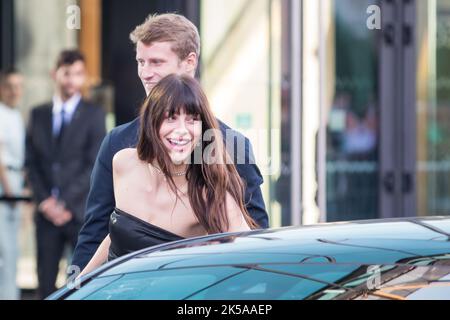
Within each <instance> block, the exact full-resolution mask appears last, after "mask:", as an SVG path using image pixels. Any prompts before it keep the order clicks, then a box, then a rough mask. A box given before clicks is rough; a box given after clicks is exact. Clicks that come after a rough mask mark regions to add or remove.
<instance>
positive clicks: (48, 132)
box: [42, 104, 55, 153]
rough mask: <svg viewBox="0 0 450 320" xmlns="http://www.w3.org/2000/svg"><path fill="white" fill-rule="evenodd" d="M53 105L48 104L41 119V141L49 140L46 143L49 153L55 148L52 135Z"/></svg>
mask: <svg viewBox="0 0 450 320" xmlns="http://www.w3.org/2000/svg"><path fill="white" fill-rule="evenodd" d="M52 109H53V105H52V104H50V105H48V106H47V108H45V109H44V110H45V111H44V118H43V119H42V129H43V135H44V137H43V138H44V139H43V140H42V141H50V143H48V142H47V143H46V145H48V148H49V149H50V150H49V151H50V152H51V153H53V152H54V150H55V141H54V140H55V139H54V137H53V113H52Z"/></svg>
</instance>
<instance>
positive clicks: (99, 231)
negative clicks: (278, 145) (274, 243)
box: [72, 118, 269, 270]
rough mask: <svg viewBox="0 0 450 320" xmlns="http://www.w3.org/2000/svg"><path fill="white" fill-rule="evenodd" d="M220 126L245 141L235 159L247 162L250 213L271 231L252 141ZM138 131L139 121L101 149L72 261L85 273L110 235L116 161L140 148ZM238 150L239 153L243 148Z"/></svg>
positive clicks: (115, 134)
mask: <svg viewBox="0 0 450 320" xmlns="http://www.w3.org/2000/svg"><path fill="white" fill-rule="evenodd" d="M220 127H221V130H222V133H223V134H224V139H225V131H227V133H230V135H228V137H230V136H233V135H234V136H235V137H236V138H235V139H233V141H234V145H237V144H239V142H238V140H239V141H244V142H245V150H244V152H240V153H239V152H237V153H236V156H235V157H234V160H235V161H239V163H242V162H243V161H245V162H244V163H246V164H238V165H237V171H238V172H239V175H240V176H241V177H242V178H243V180H244V182H245V183H246V193H245V200H246V204H247V210H248V211H249V212H250V215H251V216H252V217H253V219H254V220H256V222H257V223H258V224H259V225H260V226H261V227H262V228H268V226H269V219H268V216H267V213H266V209H265V205H264V200H263V198H262V194H261V189H260V185H261V184H262V183H263V178H262V176H261V173H260V171H259V169H258V167H257V166H256V164H249V163H250V160H252V162H253V163H254V156H253V152H252V150H251V144H250V141H249V140H248V139H247V138H245V137H244V136H243V135H241V134H239V133H238V132H237V131H234V130H231V129H230V128H229V127H227V126H226V125H225V124H223V123H220ZM138 132H139V118H137V119H135V120H134V121H132V122H129V123H127V124H124V125H122V126H119V127H117V128H115V129H114V130H112V131H111V132H110V133H109V134H108V135H107V136H106V137H105V139H104V140H103V143H102V146H101V147H100V151H99V154H98V157H97V160H96V162H95V166H94V170H93V172H92V176H91V189H90V191H89V196H88V201H87V207H86V222H85V224H84V226H83V227H82V228H81V231H80V234H79V236H78V244H77V246H76V248H75V252H74V256H73V260H72V264H73V265H76V266H79V267H80V269H81V270H82V269H83V268H84V267H85V266H86V264H87V263H88V262H89V260H90V259H91V258H92V256H93V255H94V253H95V251H96V250H97V247H98V246H99V245H100V243H101V242H102V240H103V239H104V238H105V237H106V235H107V234H108V221H109V217H110V215H111V213H112V211H113V209H114V206H115V199H114V190H113V181H112V158H113V156H114V155H115V154H116V153H117V152H118V151H120V150H122V149H125V148H134V147H136V144H137V140H138ZM228 141H231V140H228ZM225 142H227V139H225ZM229 148H230V142H228V143H227V149H229ZM235 149H236V150H239V147H237V148H235Z"/></svg>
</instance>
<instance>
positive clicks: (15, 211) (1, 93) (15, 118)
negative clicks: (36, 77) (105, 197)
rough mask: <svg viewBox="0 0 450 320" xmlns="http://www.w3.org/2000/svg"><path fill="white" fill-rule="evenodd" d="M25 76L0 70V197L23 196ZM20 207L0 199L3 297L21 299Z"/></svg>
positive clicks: (0, 269) (0, 286)
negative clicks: (18, 280) (20, 106)
mask: <svg viewBox="0 0 450 320" xmlns="http://www.w3.org/2000/svg"><path fill="white" fill-rule="evenodd" d="M22 91H23V78H22V76H21V75H20V74H19V73H18V72H17V71H16V70H14V69H7V70H5V71H3V72H0V196H5V197H17V196H21V195H22V188H23V173H22V167H23V162H24V153H25V150H24V149H25V126H24V124H23V120H22V115H21V114H20V111H19V110H18V109H17V106H18V104H19V102H20V99H21V98H22ZM19 225H20V206H19V205H18V204H17V203H14V202H0V300H3V299H6V300H16V299H19V290H18V288H17V284H16V272H17V258H18V245H17V244H18V243H17V242H18V239H17V234H18V232H19Z"/></svg>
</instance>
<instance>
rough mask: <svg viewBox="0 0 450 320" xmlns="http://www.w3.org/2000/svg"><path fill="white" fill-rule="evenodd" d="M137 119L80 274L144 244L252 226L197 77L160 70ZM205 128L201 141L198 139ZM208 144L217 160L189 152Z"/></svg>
mask: <svg viewBox="0 0 450 320" xmlns="http://www.w3.org/2000/svg"><path fill="white" fill-rule="evenodd" d="M140 121H141V123H140V131H139V137H138V144H137V147H136V149H135V148H127V149H123V150H121V151H119V152H118V153H116V154H115V156H114V158H113V184H114V196H115V205H116V208H115V210H114V212H113V213H112V214H111V218H110V223H109V235H108V236H106V238H105V239H104V240H103V242H102V244H101V245H100V247H99V249H98V250H97V252H96V253H95V255H94V257H93V258H92V259H91V261H90V262H89V264H88V265H87V267H86V268H85V269H84V270H83V272H82V273H81V275H84V274H85V273H87V272H90V271H91V270H93V269H95V268H97V267H98V266H99V265H101V264H102V263H104V262H105V261H106V260H107V259H109V260H111V259H115V258H117V257H119V256H122V255H125V254H127V253H130V252H133V251H136V250H139V249H143V248H146V247H150V246H154V245H158V244H162V243H166V242H170V241H176V240H181V239H183V238H190V237H195V236H201V235H205V234H212V233H221V232H234V231H247V230H250V229H255V228H257V224H256V223H255V222H254V220H253V219H252V218H251V217H250V215H249V214H248V212H247V209H246V208H245V206H244V187H243V183H242V181H241V178H240V177H239V174H238V173H237V170H236V167H235V165H234V164H232V162H231V161H229V160H230V155H229V154H228V153H227V151H226V149H225V146H224V143H223V137H222V134H221V131H220V129H219V124H218V122H217V120H216V119H215V117H214V116H213V114H212V112H211V110H210V108H209V104H208V100H207V98H206V96H205V94H204V93H203V90H202V89H201V87H200V85H199V84H198V82H197V80H195V79H194V78H193V77H191V76H189V75H183V76H180V75H176V74H172V75H169V76H167V77H165V78H163V79H162V80H161V81H160V82H158V83H157V84H156V85H155V87H153V89H152V90H151V91H150V94H149V96H148V97H147V99H146V100H145V102H144V104H143V106H142V110H141V117H140ZM206 131H208V135H209V139H208V140H207V141H205V140H202V139H201V138H202V136H203V135H204V133H205V132H206ZM210 150H213V153H214V155H213V156H214V159H215V160H216V161H198V160H199V159H194V158H195V157H196V153H197V151H198V153H197V154H201V155H203V154H204V153H208V151H210ZM200 160H203V157H202V159H200ZM169 213H170V214H169Z"/></svg>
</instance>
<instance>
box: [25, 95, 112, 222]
mask: <svg viewBox="0 0 450 320" xmlns="http://www.w3.org/2000/svg"><path fill="white" fill-rule="evenodd" d="M52 127H53V121H52V104H51V103H50V104H45V105H42V106H38V107H36V108H34V109H33V110H32V112H31V116H30V119H29V124H28V129H27V137H26V161H25V166H26V169H27V170H26V171H27V178H28V181H29V183H30V185H31V188H32V190H33V197H34V200H35V201H36V203H37V204H39V203H40V202H42V201H43V200H45V199H46V198H48V197H49V196H50V195H51V190H52V188H53V187H58V188H59V190H60V199H61V200H62V201H64V202H65V204H66V207H67V208H68V209H69V210H70V211H71V212H72V214H73V215H74V218H75V219H76V221H77V222H80V223H82V222H83V221H84V210H85V204H86V197H87V194H88V192H89V177H90V175H91V172H92V168H93V166H94V163H95V158H96V157H97V153H98V150H99V148H100V144H101V142H102V140H103V138H104V137H105V134H106V130H105V113H104V112H103V110H102V109H101V108H99V107H97V106H93V105H91V104H89V103H87V102H86V101H84V100H81V101H80V103H79V104H78V106H77V108H76V109H75V112H74V113H73V115H72V120H71V122H70V123H69V124H67V127H65V130H64V134H63V136H62V138H61V142H60V144H59V146H58V144H57V143H56V141H55V138H54V137H53V129H52Z"/></svg>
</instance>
